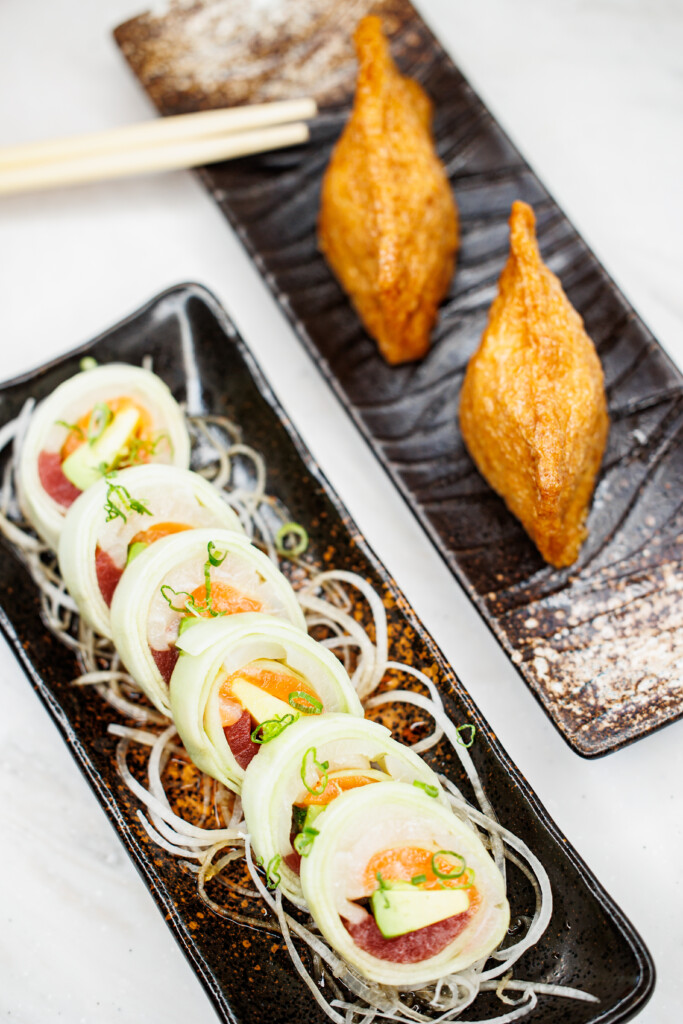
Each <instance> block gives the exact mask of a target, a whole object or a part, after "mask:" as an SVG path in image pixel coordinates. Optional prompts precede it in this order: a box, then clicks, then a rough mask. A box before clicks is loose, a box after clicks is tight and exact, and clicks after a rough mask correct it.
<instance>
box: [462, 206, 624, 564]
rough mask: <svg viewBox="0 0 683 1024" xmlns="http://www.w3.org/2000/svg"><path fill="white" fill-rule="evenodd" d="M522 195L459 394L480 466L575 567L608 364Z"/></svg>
mask: <svg viewBox="0 0 683 1024" xmlns="http://www.w3.org/2000/svg"><path fill="white" fill-rule="evenodd" d="M535 223H536V221H535V217H534V214H533V210H532V209H531V207H529V206H527V205H526V203H521V202H516V203H514V204H513V207H512V215H511V217H510V256H509V258H508V261H507V264H506V266H505V268H504V270H503V273H502V274H501V276H500V280H499V282H498V295H497V297H496V298H495V300H494V302H493V305H492V306H491V310H490V313H489V321H488V325H487V327H486V330H485V331H484V335H483V337H482V339H481V344H480V346H479V349H478V350H477V352H476V353H475V354H474V356H473V357H472V359H471V360H470V363H469V366H468V367H467V373H466V375H465V381H464V384H463V389H462V397H461V402H460V425H461V429H462V434H463V437H464V439H465V443H466V444H467V447H468V449H469V451H470V454H471V455H472V458H473V459H474V461H475V462H476V464H477V467H478V469H479V471H480V472H481V474H482V475H483V476H484V477H485V478H486V480H487V481H488V483H489V484H490V485H491V487H493V489H494V490H495V491H497V492H498V494H500V495H501V497H502V498H504V500H505V502H506V504H507V506H508V508H509V509H510V511H511V512H513V513H514V515H516V516H517V518H518V519H519V520H521V523H522V525H523V526H524V529H525V530H526V531H527V533H528V534H529V536H530V537H531V539H532V540H533V542H534V544H535V545H536V547H537V548H538V550H539V551H540V553H541V554H542V556H543V558H544V559H545V560H546V561H547V562H550V564H551V565H554V566H555V567H556V568H561V567H562V566H567V565H571V564H572V562H574V561H575V560H576V558H577V556H578V553H579V549H580V547H581V544H582V543H583V541H584V539H585V537H586V533H587V531H586V529H585V527H584V521H585V519H586V516H587V513H588V506H589V504H590V499H591V494H592V492H593V486H594V484H595V477H596V474H597V472H598V469H599V466H600V461H601V459H602V454H603V451H604V448H605V441H606V438H607V430H608V427H609V421H608V418H607V406H606V401H605V391H604V383H603V374H602V367H601V366H600V360H599V359H598V356H597V353H596V351H595V348H594V346H593V342H592V341H591V339H590V338H589V337H588V335H587V334H586V331H585V330H584V326H583V321H582V319H581V317H580V316H579V314H578V313H577V312H576V310H575V309H574V308H573V306H572V305H571V304H570V302H569V300H568V299H567V296H566V295H565V294H564V291H563V290H562V285H561V284H560V282H559V281H558V279H557V278H556V277H555V275H554V274H552V273H551V272H550V270H548V268H547V267H546V266H545V264H544V263H543V261H542V259H541V256H540V253H539V250H538V244H537V242H536V234H535V230H534V229H535Z"/></svg>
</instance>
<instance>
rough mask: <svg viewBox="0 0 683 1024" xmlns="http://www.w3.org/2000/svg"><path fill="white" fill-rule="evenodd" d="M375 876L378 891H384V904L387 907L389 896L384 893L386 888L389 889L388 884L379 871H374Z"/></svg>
mask: <svg viewBox="0 0 683 1024" xmlns="http://www.w3.org/2000/svg"><path fill="white" fill-rule="evenodd" d="M375 878H376V879H377V883H378V885H379V890H378V891H379V892H383V893H384V906H385V907H388V906H389V897H388V896H387V894H386V890H387V889H389V888H390V886H388V885H387V883H386V882H385V881H384V879H383V878H382V873H381V871H378V872H377V873H376V875H375Z"/></svg>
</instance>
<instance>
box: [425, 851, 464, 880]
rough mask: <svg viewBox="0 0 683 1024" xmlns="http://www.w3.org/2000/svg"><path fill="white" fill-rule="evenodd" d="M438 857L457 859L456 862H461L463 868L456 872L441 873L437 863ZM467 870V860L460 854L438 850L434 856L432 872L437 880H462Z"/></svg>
mask: <svg viewBox="0 0 683 1024" xmlns="http://www.w3.org/2000/svg"><path fill="white" fill-rule="evenodd" d="M437 857H455V859H456V860H458V861H460V863H461V864H462V867H460V868H459V869H457V870H454V871H441V869H440V868H439V866H438V864H437V863H436V858H437ZM466 868H467V863H466V861H465V858H464V857H461V856H460V854H459V853H454V852H453V850H437V851H436V853H433V854H432V871H433V872H434V874H435V875H436V877H437V878H460V877H461V876H462V875H464V873H465V870H466Z"/></svg>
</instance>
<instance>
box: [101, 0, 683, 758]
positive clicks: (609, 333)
mask: <svg viewBox="0 0 683 1024" xmlns="http://www.w3.org/2000/svg"><path fill="white" fill-rule="evenodd" d="M201 2H202V0H200V5H201ZM369 9H372V10H373V11H377V12H378V13H380V14H381V15H382V18H383V21H384V24H385V27H386V29H387V31H388V34H389V35H390V36H391V39H392V51H393V53H394V55H395V57H396V59H397V61H398V63H399V65H400V66H401V68H402V69H403V70H404V71H406V72H407V73H409V74H412V75H413V76H414V77H416V78H417V79H418V80H419V81H421V82H422V83H423V84H424V86H425V88H426V89H427V92H428V93H429V94H430V96H431V97H432V98H433V100H434V102H435V107H436V120H435V134H436V139H437V145H438V150H439V153H440V155H441V157H442V159H443V160H444V162H445V164H446V167H447V170H448V173H449V175H450V178H451V181H452V184H453V189H454V191H455V194H456V197H457V200H458V204H459V207H460V214H461V227H462V241H461V247H460V252H459V255H458V265H457V269H456V274H455V277H454V280H453V284H452V288H451V291H450V294H449V296H448V298H447V300H446V302H445V303H444V305H443V307H442V310H441V316H440V318H439V322H438V324H437V327H436V329H435V332H434V337H433V342H434V344H433V347H432V350H431V352H430V353H429V355H428V356H427V358H426V359H424V360H423V361H422V362H421V363H419V364H416V365H412V366H403V367H388V366H387V365H386V364H385V363H384V362H383V360H382V359H381V358H380V357H379V356H378V355H377V352H376V349H375V346H374V344H373V343H372V341H371V340H370V339H369V338H368V336H367V335H366V334H365V332H364V330H363V329H362V327H361V325H360V322H359V320H358V318H357V316H356V314H355V312H354V310H353V309H352V307H351V305H350V304H349V302H348V300H347V299H346V297H345V295H344V294H343V293H342V291H341V290H340V288H339V286H338V284H337V283H336V281H335V280H334V278H333V277H332V275H331V273H330V271H329V270H328V268H327V266H326V264H325V262H324V261H323V259H322V257H321V256H320V254H319V253H318V251H317V247H316V237H315V223H316V216H317V210H318V201H319V188H320V181H321V177H322V174H323V171H324V169H325V167H326V164H327V161H328V159H329V154H330V150H331V147H332V145H333V143H334V140H335V138H336V136H337V135H338V133H339V130H340V128H341V127H342V125H343V123H344V121H345V119H346V116H347V113H348V97H349V94H350V90H351V88H352V85H353V79H354V75H355V65H354V61H353V56H352V53H351V48H350V44H349V37H350V34H351V32H352V31H353V27H354V25H355V23H356V21H357V19H358V18H359V17H360V16H361V15H362V14H364V13H366V11H367V10H369ZM220 12H221V20H220V24H212V23H211V22H210V21H208V20H207V19H204V20H203V21H202V25H203V26H204V28H203V30H202V31H201V32H200V31H199V30H198V28H197V25H198V19H196V18H195V13H196V12H195V6H194V5H192V6H191V7H188V6H187V5H186V6H185V7H184V8H183V9H182V10H180V11H176V12H173V11H172V12H171V13H169V14H164V15H162V16H143V17H142V18H137V19H135V20H134V21H132V22H129V23H127V24H126V25H123V26H121V27H120V28H119V29H118V30H117V33H116V37H117V40H118V42H119V44H120V45H121V47H122V49H123V51H124V53H125V55H126V57H127V59H128V60H129V62H130V63H131V66H132V67H133V70H134V71H135V72H136V74H137V75H138V76H139V78H140V80H141V81H142V84H143V85H144V86H145V88H146V89H147V91H148V92H149V94H150V96H151V98H152V99H153V101H154V102H155V103H156V105H157V107H158V108H159V109H160V110H161V111H162V112H163V113H166V114H168V113H176V112H178V111H182V110H191V109H195V108H197V107H201V106H213V105H216V106H218V105H223V104H230V103H242V102H255V101H260V100H264V99H270V98H278V99H279V98H284V97H288V96H292V95H300V94H302V93H313V94H314V95H315V96H316V97H317V98H318V100H319V102H320V103H321V104H322V105H323V107H324V108H325V113H324V115H323V116H321V118H320V119H319V122H318V124H317V125H316V126H315V127H314V132H313V142H312V143H311V144H310V145H308V146H306V147H303V148H301V149H297V150H296V151H292V152H289V153H279V154H272V155H270V156H267V157H261V158H253V159H250V160H245V161H240V162H238V163H233V164H224V165H217V166H214V167H212V168H210V169H207V170H205V171H202V177H203V180H204V181H205V183H206V185H207V187H208V188H209V189H210V191H211V192H212V194H213V196H214V197H215V199H216V200H217V202H218V203H219V204H220V207H221V209H222V210H223V212H224V213H225V214H226V216H227V217H228V218H229V220H230V221H231V223H232V224H233V225H234V226H235V228H236V229H237V231H238V232H239V235H240V237H241V239H242V240H243V242H244V244H245V245H246V247H247V249H248V250H249V252H250V253H251V255H252V256H253V258H254V259H255V260H256V263H257V265H258V267H259V269H260V270H261V271H262V272H263V274H264V276H265V279H266V282H267V283H268V286H269V287H270V288H271V290H272V291H273V293H274V295H275V296H276V298H277V299H278V301H279V302H280V304H281V306H282V307H283V309H284V311H285V312H286V314H287V316H288V317H289V319H290V321H291V323H292V325H293V327H294V329H295V330H296V333H297V334H298V336H299V338H300V339H301V341H302V342H303V343H304V345H305V346H306V348H307V349H308V351H309V352H310V353H311V355H312V356H313V358H314V359H315V360H316V362H317V363H318V365H319V366H320V368H321V370H322V372H323V373H324V374H325V376H326V377H327V378H328V380H329V381H330V383H331V384H332V386H333V387H334V389H335V391H336V392H337V394H338V396H339V397H340V399H341V401H342V402H343V403H344V404H345V406H346V407H347V409H348V411H349V412H350V414H351V415H352V416H353V418H354V420H355V422H356V423H357V424H358V426H359V427H360V429H361V431H362V432H363V433H364V435H365V437H366V439H367V440H368V442H369V443H370V445H371V446H372V448H373V450H374V452H375V453H376V455H377V456H378V458H379V459H380V461H381V462H382V464H383V465H384V467H385V469H386V470H387V471H388V472H389V474H390V475H391V477H392V478H393V480H394V481H395V483H396V484H397V485H398V487H399V489H400V490H401V493H402V494H403V496H404V497H405V499H406V501H407V502H408V504H409V505H410V507H411V508H412V510H413V512H414V513H415V515H416V516H417V517H418V519H419V521H420V522H421V523H422V525H423V526H424V527H425V529H426V530H427V532H428V534H429V536H430V537H431V539H432V541H433V542H434V544H435V546H436V547H437V549H438V551H439V552H440V554H441V555H442V556H443V558H444V559H445V561H446V562H447V564H448V565H449V567H450V568H451V569H452V571H453V572H454V573H455V575H456V576H457V578H458V580H459V581H460V583H461V584H462V585H463V587H464V588H465V590H466V591H467V593H468V595H469V596H470V598H471V599H472V601H473V602H474V604H475V605H476V607H477V608H478V610H479V611H480V613H481V615H482V616H483V618H484V619H485V621H486V622H487V624H488V625H489V627H490V628H491V629H492V631H493V633H494V634H495V636H496V637H497V639H498V640H499V641H500V643H501V644H502V646H503V648H504V649H505V651H506V652H507V653H508V655H509V656H510V657H511V659H512V661H513V662H514V664H515V665H516V666H517V667H518V669H519V671H520V672H521V674H522V676H523V677H524V679H525V680H526V682H527V683H528V684H529V686H530V687H531V689H532V691H533V692H534V694H535V695H536V697H537V698H538V700H539V701H540V702H541V704H542V706H543V707H544V709H545V710H546V711H547V713H548V714H549V715H550V717H551V719H552V720H553V722H554V723H555V725H556V726H557V727H558V729H559V730H560V731H561V733H562V734H563V736H564V737H565V738H566V739H567V741H568V742H569V743H570V745H571V746H572V747H573V749H574V750H575V751H577V753H579V754H582V755H584V756H586V757H596V756H599V755H601V754H605V753H607V752H609V751H612V750H615V749H617V748H618V747H620V746H622V745H624V744H625V743H628V742H630V741H632V740H634V739H637V738H639V737H641V736H644V735H646V734H647V733H649V732H651V731H652V730H654V729H657V728H659V727H660V726H662V725H664V724H666V723H668V722H671V721H673V720H674V719H676V718H678V717H680V716H681V714H683V676H682V674H681V671H680V664H681V659H683V630H681V629H680V628H679V627H680V610H679V609H680V599H679V594H680V591H681V588H683V564H682V559H683V545H681V527H682V525H683V514H682V512H681V503H682V500H683V492H682V490H681V477H682V476H683V444H682V431H683V388H682V383H683V381H682V378H681V375H680V373H679V372H678V371H677V370H676V369H675V367H673V366H672V364H671V362H670V361H669V359H668V358H667V357H666V356H665V355H664V353H663V352H662V350H661V349H660V348H659V346H658V345H657V343H656V341H655V340H654V338H653V337H652V335H651V334H650V333H649V332H648V330H647V329H646V328H645V326H644V325H643V323H642V322H641V321H640V320H639V319H638V317H637V316H636V314H635V313H634V311H633V310H632V309H631V307H630V306H629V305H628V303H627V302H626V301H625V299H624V298H623V296H622V295H621V294H620V293H619V291H618V290H617V289H616V287H615V286H614V284H613V282H612V281H611V280H610V279H609V278H608V276H607V275H606V273H605V272H604V270H603V269H602V267H601V266H600V265H599V264H598V262H597V261H596V260H595V258H594V256H593V255H592V253H591V252H590V251H589V250H588V249H587V247H586V245H585V244H584V242H583V241H582V240H581V238H580V237H579V236H578V235H577V233H576V232H575V230H574V229H573V227H572V226H571V224H570V223H569V222H568V221H567V219H566V217H565V216H564V215H563V213H562V211H561V210H560V209H559V208H558V206H557V205H556V203H555V202H554V201H553V199H552V197H551V196H550V195H549V194H548V192H547V191H546V189H545V188H544V187H543V186H542V184H541V183H540V182H539V180H538V178H536V177H535V175H534V174H533V172H532V171H531V170H530V168H529V167H528V165H527V164H526V163H525V162H524V160H523V159H522V158H521V157H520V155H519V153H518V152H517V150H516V149H515V148H514V146H513V145H512V144H511V143H510V141H509V140H508V139H507V138H506V136H505V134H504V133H503V132H502V131H501V129H500V128H499V127H498V126H497V125H496V123H495V121H494V120H493V119H492V117H491V115H490V114H489V112H488V111H487V110H486V108H485V107H484V106H483V104H482V103H481V101H480V100H479V99H478V97H477V96H476V95H475V94H474V93H473V92H472V90H471V89H470V87H469V85H468V84H467V82H466V81H465V80H464V79H463V77H462V75H461V74H460V73H459V71H458V70H457V69H456V68H455V67H454V66H453V64H452V62H451V61H450V59H449V58H448V56H447V54H445V53H444V51H443V50H442V48H441V46H440V45H439V43H438V41H437V40H435V39H434V37H433V36H432V34H431V33H430V32H429V30H428V29H427V28H426V26H425V24H424V23H423V22H422V20H421V18H420V17H419V15H418V14H417V13H416V12H415V10H414V9H413V8H412V7H411V5H410V4H409V3H408V2H407V0H273V2H272V3H271V4H270V6H269V12H272V14H269V17H270V19H271V20H269V21H268V23H267V25H266V27H265V28H264V30H263V33H262V34H261V35H259V32H260V29H261V23H259V22H257V21H255V20H254V19H253V17H252V18H250V17H249V4H245V3H244V2H243V0H221V3H220ZM208 26H210V31H209V27H208ZM209 36H210V37H211V38H210V39H209ZM214 36H216V38H217V39H219V40H220V42H221V44H224V45H225V47H226V51H225V52H226V53H228V54H229V55H232V54H234V55H235V57H236V56H237V55H238V54H239V60H237V59H234V60H233V58H232V57H231V60H230V61H228V64H227V65H226V66H229V67H230V71H229V73H228V72H225V70H224V73H223V74H222V75H219V74H217V72H216V68H215V67H214V65H213V64H212V61H211V56H212V51H211V49H210V45H211V42H212V40H213V39H214ZM204 47H207V48H206V50H205V49H204ZM230 48H232V49H230ZM213 52H215V51H213ZM340 105H341V109H340ZM518 198H519V199H525V200H526V201H527V202H529V203H531V204H532V205H533V207H534V209H535V210H536V214H537V217H538V234H539V241H540V245H541V250H542V252H543V255H544V257H545V258H546V260H547V262H548V264H549V265H550V267H551V268H552V270H554V271H555V272H556V273H557V274H558V275H559V276H560V278H561V280H562V282H563V284H564V287H565V289H566V291H567V293H568V295H569V298H570V300H571V301H572V302H573V304H574V305H575V307H576V308H577V309H578V310H579V312H580V313H581V315H582V316H583V318H584V320H585V323H586V327H587V329H588V331H589V333H590V335H591V336H592V338H593V340H594V341H595V343H596V345H597V348H598V351H599V353H600V357H601V359H602V363H603V366H604V369H605V377H606V382H607V391H608V398H609V408H610V417H611V421H612V426H611V432H610V437H609V445H608V449H607V453H606V455H605V460H604V465H603V471H602V474H601V477H600V479H599V482H598V486H597V491H596V495H595V500H594V503H593V509H592V512H591V516H590V520H589V524H588V525H589V528H590V537H589V539H588V541H587V542H586V544H585V545H584V547H583V550H582V552H581V555H580V558H579V560H578V562H577V563H576V564H575V565H574V566H572V567H571V568H570V569H567V570H563V571H556V570H554V569H551V568H550V567H548V566H547V565H545V564H544V563H543V561H542V559H541V558H540V556H539V555H538V553H537V551H536V549H535V548H534V546H533V545H532V544H531V542H530V541H529V539H528V538H527V536H526V535H525V533H524V532H523V530H522V528H521V526H520V525H519V523H518V522H517V521H516V520H515V519H514V518H513V517H512V516H511V515H510V514H509V513H508V512H507V510H506V508H505V506H504V504H503V502H502V501H501V500H500V499H499V498H498V497H497V496H496V495H495V494H494V493H493V492H492V491H491V490H490V489H489V488H488V487H487V485H486V484H485V482H484V481H483V480H482V478H481V477H480V476H479V474H478V473H477V471H476V470H475V468H474V466H473V464H472V462H471V460H470V458H469V456H468V454H467V452H466V450H465V448H464V445H463V442H462V438H461V436H460V432H459V429H458V423H457V416H456V410H457V407H458V398H459V391H460V385H461V382H462V377H463V372H464V369H465V366H466V365H467V361H468V359H469V357H470V355H471V354H472V352H473V351H474V350H475V348H476V347H477V345H478V342H479V339H480V337H481V333H482V330H483V327H484V324H485V321H486V315H487V310H488V307H489V305H490V302H491V300H492V298H493V296H494V294H495V289H496V281H497V279H498V275H499V274H500V271H501V269H502V267H503V265H504V262H505V259H506V255H507V249H508V229H507V218H508V216H509V212H510V205H511V203H512V201H513V200H514V199H518Z"/></svg>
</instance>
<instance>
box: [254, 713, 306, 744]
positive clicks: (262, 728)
mask: <svg viewBox="0 0 683 1024" xmlns="http://www.w3.org/2000/svg"><path fill="white" fill-rule="evenodd" d="M298 718H299V716H298V715H291V714H287V715H276V716H275V718H267V719H266V720H265V722H261V724H260V725H257V726H256V728H255V729H254V731H253V732H252V734H251V741H252V743H270V741H271V740H274V739H275V737H276V736H279V735H280V733H281V732H284V731H285V729H286V728H287V726H288V725H293V724H294V722H296V721H297V720H298Z"/></svg>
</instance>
